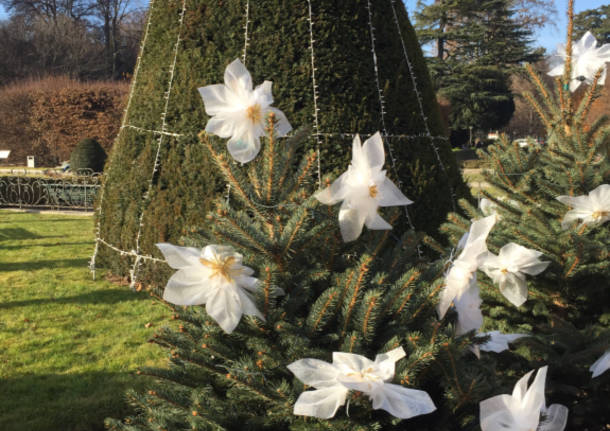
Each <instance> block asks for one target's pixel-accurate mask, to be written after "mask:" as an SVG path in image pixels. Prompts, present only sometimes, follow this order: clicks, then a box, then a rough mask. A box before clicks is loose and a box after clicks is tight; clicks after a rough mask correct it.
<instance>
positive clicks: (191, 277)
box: [163, 269, 210, 305]
mask: <svg viewBox="0 0 610 431" xmlns="http://www.w3.org/2000/svg"><path fill="white" fill-rule="evenodd" d="M209 292H210V288H209V287H208V286H206V280H204V279H202V278H201V275H200V274H197V272H196V271H189V270H188V269H180V270H178V271H177V272H176V273H175V274H173V275H172V276H171V277H170V278H169V280H168V281H167V285H166V286H165V290H164V291H163V299H164V300H165V301H167V302H169V303H171V304H175V305H199V304H205V302H206V301H207V298H208V294H209Z"/></svg>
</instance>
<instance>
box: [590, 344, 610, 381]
mask: <svg viewBox="0 0 610 431" xmlns="http://www.w3.org/2000/svg"><path fill="white" fill-rule="evenodd" d="M608 369H610V349H609V350H606V353H604V354H603V355H601V356H600V358H599V359H598V360H597V361H595V362H594V363H593V365H591V367H590V368H589V371H591V373H592V374H593V375H592V376H591V378H595V377H597V376H599V375H601V374H603V373H605V372H606V371H608Z"/></svg>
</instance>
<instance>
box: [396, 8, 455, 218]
mask: <svg viewBox="0 0 610 431" xmlns="http://www.w3.org/2000/svg"><path fill="white" fill-rule="evenodd" d="M395 1H396V0H390V6H391V7H392V14H393V15H394V23H395V24H396V30H397V31H398V36H399V37H400V43H401V45H402V52H403V54H404V56H405V60H406V62H407V66H408V68H409V74H410V75H411V81H412V82H413V91H414V92H415V96H416V99H417V103H418V105H419V113H420V116H421V118H422V121H423V122H424V127H425V128H426V134H427V136H428V138H429V139H430V145H431V146H432V149H433V150H434V154H435V155H436V159H437V160H438V164H439V166H440V168H441V170H442V171H443V173H444V174H445V176H446V177H447V186H448V187H449V192H450V193H451V206H452V208H453V211H455V210H456V207H455V200H456V199H455V192H454V191H453V187H452V186H451V179H450V178H449V174H448V173H447V169H446V168H445V165H444V164H443V161H442V160H441V156H440V153H439V151H438V147H437V146H436V145H435V144H434V138H433V136H432V133H430V128H429V127H428V117H427V116H426V113H425V112H424V105H423V102H422V97H421V94H420V92H419V89H418V88H417V78H416V77H415V73H414V70H413V65H412V64H411V60H410V59H409V55H408V54H407V47H406V46H405V41H404V38H403V37H402V31H401V30H400V23H399V22H398V15H397V14H396V8H395V7H394V3H395Z"/></svg>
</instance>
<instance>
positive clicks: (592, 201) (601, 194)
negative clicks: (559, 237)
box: [557, 184, 610, 229]
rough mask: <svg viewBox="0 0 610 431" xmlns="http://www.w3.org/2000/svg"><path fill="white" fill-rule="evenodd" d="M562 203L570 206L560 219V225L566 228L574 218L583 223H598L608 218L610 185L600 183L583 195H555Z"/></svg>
mask: <svg viewBox="0 0 610 431" xmlns="http://www.w3.org/2000/svg"><path fill="white" fill-rule="evenodd" d="M557 200H558V201H559V202H561V203H562V204H565V205H568V206H571V207H572V209H571V210H570V211H568V212H567V213H566V214H565V215H564V216H563V220H562V221H561V227H562V228H563V229H567V228H568V227H569V226H570V224H571V223H572V222H574V221H576V220H581V224H580V225H579V226H578V227H581V226H583V225H590V226H594V225H598V224H602V223H605V222H607V221H608V220H610V185H608V184H602V185H601V186H598V187H596V188H595V189H594V190H592V191H591V192H590V193H589V194H588V195H586V196H585V195H583V196H557Z"/></svg>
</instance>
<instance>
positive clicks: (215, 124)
mask: <svg viewBox="0 0 610 431" xmlns="http://www.w3.org/2000/svg"><path fill="white" fill-rule="evenodd" d="M237 116H238V114H236V113H234V112H222V113H219V114H216V115H215V116H214V117H212V118H210V119H209V120H208V122H207V124H206V125H205V131H206V133H208V134H210V135H216V136H218V137H220V138H230V137H231V136H233V134H234V133H235V124H236V122H237V121H238V120H236V119H235V118H236V117H237Z"/></svg>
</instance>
